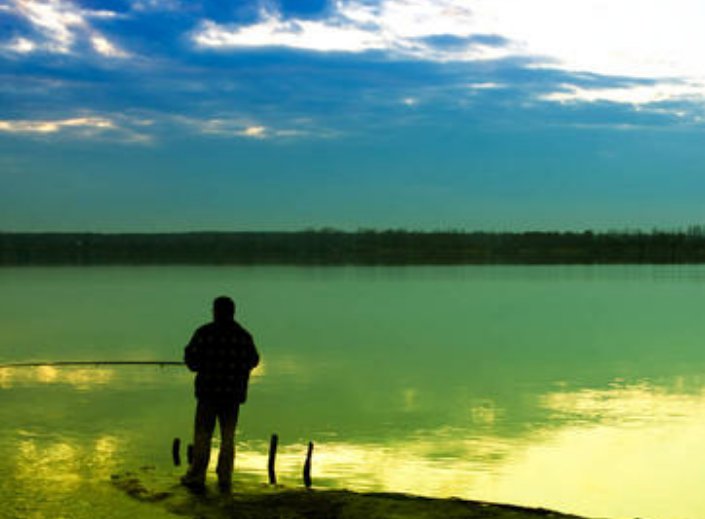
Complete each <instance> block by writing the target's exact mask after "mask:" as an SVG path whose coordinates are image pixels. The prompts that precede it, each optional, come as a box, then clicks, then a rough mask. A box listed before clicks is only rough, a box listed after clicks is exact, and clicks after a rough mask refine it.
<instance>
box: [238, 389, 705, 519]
mask: <svg viewBox="0 0 705 519" xmlns="http://www.w3.org/2000/svg"><path fill="white" fill-rule="evenodd" d="M682 385H683V384H682V380H676V381H674V383H673V384H671V385H669V386H663V385H655V384H649V383H647V382H644V381H642V382H639V383H635V384H627V383H624V382H623V381H615V382H614V383H613V384H611V385H610V386H609V387H607V388H604V389H590V388H583V389H576V390H574V391H565V390H559V391H555V392H548V393H545V394H543V395H538V396H537V401H538V402H539V405H540V406H541V407H544V408H546V409H548V410H549V411H551V412H552V414H551V415H550V420H548V421H546V422H543V423H536V424H534V425H533V427H531V428H527V429H526V433H525V434H523V435H521V436H513V437H502V436H500V435H498V434H497V432H496V431H494V434H493V433H486V434H478V430H477V429H476V428H473V429H459V428H448V427H440V428H437V429H434V430H423V431H416V432H415V433H414V434H412V435H409V436H407V437H404V438H388V439H387V441H386V442H384V443H379V442H369V443H350V442H345V441H335V440H329V441H325V442H322V443H320V444H319V446H318V448H317V450H316V454H315V456H314V467H315V474H316V476H317V479H316V480H317V483H318V484H319V485H320V484H323V485H330V486H345V487H349V488H354V489H357V490H375V491H396V492H408V493H417V494H424V495H430V496H439V497H449V496H458V497H465V498H469V499H485V500H491V501H500V502H513V503H518V504H525V505H529V506H544V507H549V508H556V509H560V510H564V511H568V512H574V513H581V514H585V515H589V516H617V517H620V516H624V517H627V516H629V517H636V516H651V517H688V516H690V517H694V516H695V517H697V516H701V515H702V514H703V513H705V497H702V493H701V492H699V491H698V490H697V489H698V487H699V485H700V483H701V482H702V480H703V476H704V474H705V472H704V471H703V469H702V467H703V466H705V449H703V438H704V437H705V391H703V390H702V389H700V390H698V391H697V392H694V393H679V392H676V391H675V389H674V388H677V387H679V386H682ZM473 414H474V415H477V416H479V417H480V421H487V422H488V423H490V424H491V423H493V421H494V419H495V417H496V410H495V407H494V406H492V405H489V404H487V405H485V406H481V407H479V408H473ZM305 451H306V445H305V443H297V444H292V445H288V446H286V448H285V449H284V450H283V452H281V453H280V456H279V462H278V463H279V467H280V471H281V473H282V474H283V476H282V478H281V479H282V480H283V481H285V482H287V478H288V481H289V482H292V483H294V482H296V481H297V478H298V476H299V474H300V471H301V465H302V461H303V457H304V453H305ZM265 452H266V446H265V445H264V444H258V445H256V446H243V447H241V450H240V451H239V454H238V465H239V469H240V470H243V471H246V472H251V473H258V474H260V475H261V477H262V478H264V477H265V474H264V467H265V466H266V456H265ZM625 496H639V499H631V498H630V499H625Z"/></svg>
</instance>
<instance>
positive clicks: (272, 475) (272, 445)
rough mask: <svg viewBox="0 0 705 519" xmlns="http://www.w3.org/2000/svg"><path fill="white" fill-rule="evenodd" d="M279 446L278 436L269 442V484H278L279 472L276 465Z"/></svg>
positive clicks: (274, 436) (273, 436)
mask: <svg viewBox="0 0 705 519" xmlns="http://www.w3.org/2000/svg"><path fill="white" fill-rule="evenodd" d="M278 444H279V436H277V435H276V434H273V435H272V439H271V440H270V442H269V461H268V462H267V471H268V472H269V484H270V485H276V484H277V472H276V469H275V464H276V462H277V445H278Z"/></svg>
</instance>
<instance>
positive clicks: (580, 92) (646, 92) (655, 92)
mask: <svg viewBox="0 0 705 519" xmlns="http://www.w3.org/2000/svg"><path fill="white" fill-rule="evenodd" d="M539 99H541V100H543V101H553V102H558V103H563V104H565V103H582V102H586V103H597V102H608V103H626V104H633V105H649V104H656V103H663V102H667V101H696V102H702V101H705V83H696V82H681V83H677V82H662V83H654V84H649V85H643V84H639V85H628V86H621V87H609V88H584V87H581V86H577V85H571V84H564V85H561V89H560V90H558V91H556V92H551V93H548V94H543V95H541V96H539Z"/></svg>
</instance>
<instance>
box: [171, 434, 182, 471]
mask: <svg viewBox="0 0 705 519" xmlns="http://www.w3.org/2000/svg"><path fill="white" fill-rule="evenodd" d="M171 459H172V460H173V461H174V466H175V467H178V466H179V465H181V440H180V439H179V438H174V441H173V442H172V443H171Z"/></svg>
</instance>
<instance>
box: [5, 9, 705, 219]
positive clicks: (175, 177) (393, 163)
mask: <svg viewBox="0 0 705 519" xmlns="http://www.w3.org/2000/svg"><path fill="white" fill-rule="evenodd" d="M703 23H705V3H703V2H702V1H701V0H669V1H665V0H617V1H615V0H330V1H328V0H280V1H276V0H264V1H257V0H250V1H240V0H230V1H228V0H218V1H203V2H197V1H185V0H184V1H182V0H86V1H76V0H0V231H91V232H121V231H128V232H134V231H141V232H142V231H143V232H164V231H196V230H220V231H227V230H232V231H243V230H244V231H267V230H301V229H308V228H324V227H334V228H339V229H344V230H356V229H361V228H365V229H367V228H376V229H387V228H405V229H415V230H428V231H432V230H448V229H456V230H470V231H472V230H495V231H511V230H519V231H523V230H549V229H550V230H584V229H594V230H612V229H637V228H639V229H645V230H649V229H651V228H654V227H658V228H666V229H671V228H678V227H685V226H688V225H692V224H702V223H704V222H705V204H704V203H703V199H704V198H705V145H704V144H705V61H704V60H703V59H702V56H703V52H704V51H705V31H702V26H703Z"/></svg>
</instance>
